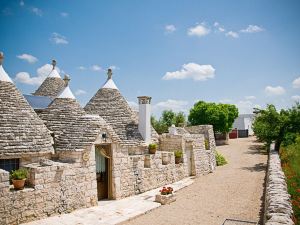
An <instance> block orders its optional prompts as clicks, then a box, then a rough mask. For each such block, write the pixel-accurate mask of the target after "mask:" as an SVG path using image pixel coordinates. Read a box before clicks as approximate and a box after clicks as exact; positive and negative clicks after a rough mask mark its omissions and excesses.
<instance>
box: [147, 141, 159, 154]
mask: <svg viewBox="0 0 300 225" xmlns="http://www.w3.org/2000/svg"><path fill="white" fill-rule="evenodd" d="M148 149H149V153H150V154H155V152H156V149H157V144H155V143H152V144H149V146H148Z"/></svg>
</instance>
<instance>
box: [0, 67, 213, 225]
mask: <svg viewBox="0 0 300 225" xmlns="http://www.w3.org/2000/svg"><path fill="white" fill-rule="evenodd" d="M1 67H2V65H1ZM0 72H1V71H0ZM52 73H53V74H52V75H51V76H50V75H49V76H50V77H48V78H51V79H48V78H46V80H47V79H48V81H47V82H46V80H45V82H46V83H47V93H50V94H51V95H50V97H51V98H53V102H52V103H51V104H50V105H49V106H48V107H47V108H46V109H44V110H43V112H42V113H41V114H40V118H42V120H41V119H40V118H39V117H38V116H37V114H36V113H35V112H34V110H33V109H32V108H31V107H30V106H29V104H28V103H27V101H26V100H25V99H24V97H23V96H22V95H21V93H20V92H19V91H18V90H17V89H16V87H15V85H14V84H13V83H12V81H11V80H9V79H8V78H9V77H8V76H6V74H0V75H1V76H0V78H1V79H2V80H1V79H0V84H1V86H0V87H1V88H0V113H1V117H0V122H1V127H0V133H1V132H2V133H1V136H0V139H1V142H0V143H4V144H0V159H6V158H7V157H13V158H21V160H20V165H19V166H21V167H25V168H27V169H28V171H29V178H28V180H27V185H26V187H25V189H23V190H20V191H15V190H13V188H12V186H11V185H10V183H9V172H8V171H5V170H3V169H0V224H18V223H23V222H27V221H31V220H36V219H41V218H44V217H47V216H51V215H55V214H60V213H68V212H71V211H73V210H75V209H79V208H84V207H91V206H95V205H97V204H101V202H100V203H98V199H103V198H108V199H120V198H124V197H127V196H131V195H135V194H139V193H142V192H145V191H148V190H151V189H154V188H157V187H160V186H163V185H167V184H170V183H173V182H176V181H179V180H181V179H183V178H185V177H188V176H198V175H202V174H207V173H209V172H212V171H213V170H214V169H215V158H214V154H215V142H214V138H213V135H211V133H212V134H213V130H212V127H211V126H198V127H189V128H176V129H177V130H178V132H177V133H178V134H163V135H161V136H160V137H159V136H158V134H157V133H156V132H155V130H154V129H153V128H152V127H150V129H148V133H149V130H151V132H150V133H151V138H150V139H151V142H152V143H157V144H158V150H157V151H156V153H155V154H149V151H148V143H146V142H145V140H144V139H143V136H142V135H141V133H140V131H139V129H138V125H139V124H138V121H139V119H138V116H137V115H136V113H135V112H133V111H132V109H131V108H130V107H129V105H128V103H127V101H126V100H125V98H124V97H123V96H122V95H121V93H120V92H119V90H118V88H117V87H116V85H115V84H114V82H113V80H112V78H111V75H112V74H111V71H110V74H109V78H108V80H107V82H106V83H105V84H104V86H103V87H102V88H101V89H100V90H99V91H98V92H97V93H96V95H95V96H94V97H93V98H92V99H91V101H90V102H89V103H88V104H87V106H86V107H85V111H84V110H83V109H82V108H81V107H80V105H79V104H78V102H77V101H76V99H75V97H74V96H73V94H72V93H71V91H70V89H69V87H68V86H67V85H66V87H64V88H62V91H63V90H66V89H67V94H63V93H64V91H63V92H60V93H61V95H59V96H56V94H57V93H56V92H57V90H58V88H57V87H58V86H59V85H56V83H54V84H52V83H51V82H52V80H53V81H54V78H55V79H56V80H57V79H61V78H60V77H58V76H59V74H58V73H57V71H55V65H53V71H52ZM3 77H4V78H5V79H4V78H3ZM7 77H8V78H7ZM56 80H55V82H56ZM45 82H44V84H45ZM44 84H43V85H44ZM43 85H42V86H43ZM51 87H53V88H51ZM41 89H43V88H39V89H38V90H41ZM47 93H46V95H47ZM149 103H150V102H149ZM87 113H89V114H87ZM92 114H93V115H92ZM149 115H150V114H149ZM1 118H3V120H1ZM145 118H147V119H149V120H150V118H148V116H146V117H145ZM147 122H148V121H146V123H145V124H147ZM2 124H3V126H2ZM44 124H45V125H46V126H45V125H44ZM4 128H5V129H4ZM7 131H8V132H7ZM50 133H52V137H51V135H50ZM2 134H3V135H2ZM53 134H54V135H53ZM2 139H3V140H2ZM205 139H207V140H208V141H209V149H207V150H206V149H205V144H204V140H205ZM176 150H181V151H182V152H183V162H182V163H179V164H176V163H175V156H174V152H175V151H176Z"/></svg>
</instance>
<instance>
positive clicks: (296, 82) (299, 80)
mask: <svg viewBox="0 0 300 225" xmlns="http://www.w3.org/2000/svg"><path fill="white" fill-rule="evenodd" d="M293 88H300V77H298V78H296V79H295V80H294V81H293Z"/></svg>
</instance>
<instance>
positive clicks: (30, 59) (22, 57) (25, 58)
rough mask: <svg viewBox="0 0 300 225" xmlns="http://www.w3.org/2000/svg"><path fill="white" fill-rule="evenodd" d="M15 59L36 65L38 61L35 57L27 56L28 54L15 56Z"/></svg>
mask: <svg viewBox="0 0 300 225" xmlns="http://www.w3.org/2000/svg"><path fill="white" fill-rule="evenodd" d="M17 58H19V59H22V60H25V61H27V62H28V63H36V62H37V61H38V59H37V58H36V57H34V56H33V55H29V54H22V55H17Z"/></svg>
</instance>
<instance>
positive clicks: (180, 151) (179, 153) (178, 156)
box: [174, 150, 183, 158]
mask: <svg viewBox="0 0 300 225" xmlns="http://www.w3.org/2000/svg"><path fill="white" fill-rule="evenodd" d="M174 155H175V158H182V156H183V152H182V150H176V151H175V152H174Z"/></svg>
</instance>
